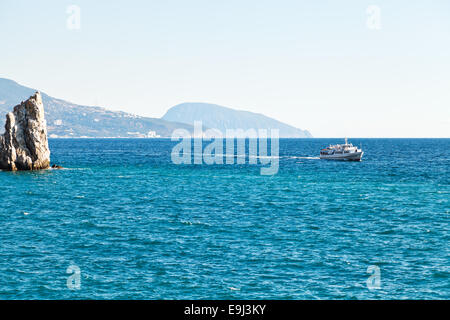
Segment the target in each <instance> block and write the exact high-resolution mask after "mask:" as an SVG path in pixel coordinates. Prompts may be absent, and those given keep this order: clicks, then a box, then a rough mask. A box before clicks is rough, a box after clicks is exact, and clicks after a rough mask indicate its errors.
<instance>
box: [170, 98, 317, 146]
mask: <svg viewBox="0 0 450 320" xmlns="http://www.w3.org/2000/svg"><path fill="white" fill-rule="evenodd" d="M161 119H164V120H167V121H177V122H181V123H186V124H191V125H193V123H194V121H202V123H203V125H204V126H206V127H209V128H215V129H219V130H220V131H222V132H223V133H225V132H226V130H227V129H243V130H248V129H255V130H258V129H267V130H269V129H278V130H279V134H280V137H281V138H311V137H312V135H311V133H309V131H307V130H302V129H298V128H296V127H293V126H291V125H288V124H286V123H283V122H281V121H279V120H276V119H273V118H270V117H267V116H265V115H264V114H261V113H255V112H251V111H245V110H237V109H233V108H229V107H224V106H221V105H218V104H212V103H204V102H185V103H181V104H178V105H176V106H173V107H172V108H170V109H169V110H168V111H167V112H166V113H165V114H164V116H163V117H162V118H161Z"/></svg>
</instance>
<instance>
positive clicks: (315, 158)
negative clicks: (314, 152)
mask: <svg viewBox="0 0 450 320" xmlns="http://www.w3.org/2000/svg"><path fill="white" fill-rule="evenodd" d="M287 158H289V159H306V160H320V158H319V157H295V156H291V157H287Z"/></svg>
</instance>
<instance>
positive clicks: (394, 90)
mask: <svg viewBox="0 0 450 320" xmlns="http://www.w3.org/2000/svg"><path fill="white" fill-rule="evenodd" d="M72 4H74V5H77V6H79V8H80V9H81V15H80V17H81V24H80V26H81V29H79V30H70V29H68V28H67V26H66V23H67V19H68V17H69V14H67V12H66V10H67V7H68V6H69V5H72ZM370 5H376V6H377V7H378V8H379V9H380V10H381V11H380V13H381V15H380V19H379V20H377V21H380V24H378V25H379V26H380V27H381V29H379V30H374V29H371V28H369V27H368V26H367V20H368V13H367V12H366V10H367V8H368V7H369V6H370ZM0 77H5V78H10V79H13V80H15V81H17V82H19V83H21V84H23V85H27V86H30V87H34V88H38V89H40V90H42V91H44V92H46V93H48V94H50V95H52V96H55V97H58V98H62V99H65V100H68V101H72V102H75V103H79V104H87V105H102V106H106V107H108V108H110V109H113V110H124V111H127V112H131V113H135V114H139V115H146V116H153V117H160V116H162V115H163V114H164V113H165V111H166V110H167V109H168V108H170V107H171V106H173V105H175V104H178V103H181V102H187V101H190V102H192V101H199V102H200V101H201V102H211V103H217V104H221V105H225V106H229V107H233V108H238V109H245V110H249V111H254V112H260V113H263V114H266V115H268V116H271V117H274V118H276V119H279V120H281V121H284V122H287V123H289V124H291V125H294V126H297V127H300V128H302V129H308V130H310V131H311V132H312V134H313V135H314V136H316V137H343V136H348V137H450V1H448V0H441V1H439V0H430V1H425V0H423V1H406V0H404V1H401V0H396V1H392V0H390V1H384V0H383V1H381V0H374V1H364V0H355V1H346V0H343V1H320V0H319V1H312V0H311V1H300V0H293V1H284V0H277V1H274V0H272V1H265V0H255V1H254V0H226V1H219V0H204V1H198V0H185V1H179V0H177V1H173V0H169V1H168V0H161V1H132V0H129V1H106V0H103V1H101V0H95V1H92V0H91V1H77V0H72V1H62V0H59V1H46V0H42V1H31V0H30V1H23V0H1V1H0Z"/></svg>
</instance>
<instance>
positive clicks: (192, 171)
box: [0, 138, 450, 300]
mask: <svg viewBox="0 0 450 320" xmlns="http://www.w3.org/2000/svg"><path fill="white" fill-rule="evenodd" d="M342 142H343V141H341V139H281V140H280V141H279V157H278V158H277V159H278V160H279V169H278V172H277V173H276V174H274V175H262V174H261V170H260V169H261V167H262V166H263V164H260V163H259V162H258V163H257V164H251V163H248V161H247V163H244V164H236V163H235V164H213V165H208V164H205V163H202V164H175V163H174V162H173V161H172V158H171V153H172V150H173V148H174V146H175V145H176V144H177V143H178V142H174V141H171V140H170V139H50V141H49V143H50V149H51V160H52V163H55V164H58V165H61V166H63V167H64V169H62V170H44V171H36V172H0V186H1V190H0V202H1V206H0V221H1V224H2V228H1V231H0V299H314V300H315V299H449V298H450V252H449V248H450V246H449V244H450V241H449V240H450V234H449V210H450V206H449V193H450V188H449V183H450V172H449V169H450V139H357V138H354V139H351V142H352V143H353V144H355V145H358V146H359V145H361V144H362V148H363V150H364V152H365V154H364V157H363V161H361V162H340V161H330V160H320V159H319V158H318V155H319V152H320V149H322V148H324V147H326V146H327V145H329V144H334V143H342ZM269 153H270V152H269Z"/></svg>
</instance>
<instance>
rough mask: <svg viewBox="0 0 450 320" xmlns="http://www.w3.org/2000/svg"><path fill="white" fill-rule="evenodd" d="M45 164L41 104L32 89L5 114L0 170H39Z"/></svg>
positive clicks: (47, 155) (47, 156)
mask: <svg viewBox="0 0 450 320" xmlns="http://www.w3.org/2000/svg"><path fill="white" fill-rule="evenodd" d="M49 166H50V149H49V148H48V140H47V125H46V122H45V118H44V105H43V104H42V98H41V94H40V93H39V92H36V93H35V95H34V96H31V97H30V98H29V99H28V100H27V101H25V102H22V103H21V104H19V105H17V106H15V107H14V111H13V112H10V113H8V114H7V115H6V124H5V133H4V134H3V135H2V136H0V169H2V170H9V171H16V170H39V169H47V168H48V167H49Z"/></svg>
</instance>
